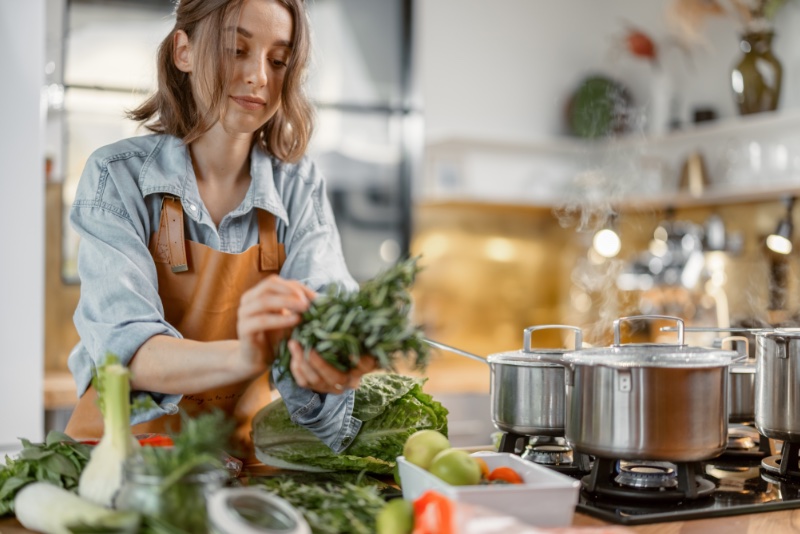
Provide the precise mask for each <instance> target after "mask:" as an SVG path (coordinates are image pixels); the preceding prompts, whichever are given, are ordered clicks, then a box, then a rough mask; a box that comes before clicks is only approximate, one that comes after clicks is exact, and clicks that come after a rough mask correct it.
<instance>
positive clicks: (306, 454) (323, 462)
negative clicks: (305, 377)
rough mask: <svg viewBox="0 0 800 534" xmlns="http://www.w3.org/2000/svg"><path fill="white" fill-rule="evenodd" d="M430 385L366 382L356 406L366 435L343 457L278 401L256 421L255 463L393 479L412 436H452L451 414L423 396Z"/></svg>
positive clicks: (384, 379)
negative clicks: (429, 433)
mask: <svg viewBox="0 0 800 534" xmlns="http://www.w3.org/2000/svg"><path fill="white" fill-rule="evenodd" d="M426 380H427V379H425V378H413V377H409V376H404V375H399V374H395V373H371V374H368V375H366V376H364V377H363V379H362V380H361V386H359V388H358V389H357V390H356V392H355V402H354V406H353V416H354V417H356V418H357V419H360V420H361V421H362V425H361V429H360V430H359V432H358V434H357V435H356V437H355V439H353V442H352V444H350V446H349V447H348V448H347V449H346V450H345V451H344V452H343V453H340V454H337V453H335V452H333V451H332V450H331V449H330V448H329V447H328V446H327V445H325V444H324V443H322V442H321V441H320V440H319V439H318V438H317V437H316V436H314V434H312V433H311V432H310V431H309V430H307V429H305V428H303V427H302V426H300V425H297V424H295V423H293V422H292V421H291V419H290V417H289V412H288V410H287V409H286V405H285V404H284V403H283V401H282V400H281V399H276V400H274V401H272V402H271V403H270V404H268V405H267V406H265V407H264V408H262V409H261V410H260V411H259V412H258V413H257V414H256V416H255V417H254V418H253V443H254V445H255V453H256V458H258V459H259V460H260V461H261V462H263V463H264V464H265V465H269V466H273V467H279V468H283V469H296V470H300V471H317V472H325V471H362V470H364V471H367V472H369V473H377V474H389V473H391V472H392V470H393V469H394V466H395V460H396V458H397V457H398V456H400V455H402V454H403V445H404V444H405V442H406V439H407V438H408V437H409V436H410V435H411V434H413V433H414V432H416V431H417V430H422V429H426V428H431V429H434V430H438V431H439V432H441V433H442V434H444V435H445V436H446V435H447V413H448V412H447V409H446V408H445V407H444V406H442V405H441V404H440V403H439V402H438V401H436V400H435V399H434V398H433V397H431V396H430V395H428V394H427V393H424V392H423V391H422V385H423V384H424V383H425V381H426Z"/></svg>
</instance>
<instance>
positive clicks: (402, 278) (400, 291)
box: [276, 258, 428, 372]
mask: <svg viewBox="0 0 800 534" xmlns="http://www.w3.org/2000/svg"><path fill="white" fill-rule="evenodd" d="M419 270H420V269H419V267H418V265H417V258H412V259H409V260H406V261H403V262H400V263H398V264H397V265H396V266H394V267H392V268H391V269H389V270H387V271H385V272H384V273H382V274H380V275H378V276H376V277H375V278H373V279H371V280H369V281H367V282H365V283H364V285H363V286H362V288H361V289H360V290H359V291H356V292H353V293H347V294H341V295H337V294H336V293H335V292H334V291H333V290H332V291H331V292H329V293H327V294H325V295H321V296H320V297H318V298H317V299H316V300H315V301H314V302H313V303H312V304H311V308H310V309H309V310H308V311H307V312H306V313H305V314H303V321H302V323H301V324H300V325H299V326H297V327H296V328H295V329H294V331H293V332H292V339H296V340H297V341H299V342H300V344H301V345H302V346H303V347H304V348H305V349H306V351H309V350H311V349H313V350H316V351H317V352H318V353H319V355H320V356H321V357H322V358H323V359H324V360H326V361H327V362H328V363H330V364H331V365H333V366H334V367H336V368H337V369H339V370H341V371H349V370H350V369H353V368H355V367H356V366H357V365H358V362H359V360H360V359H361V357H362V356H364V355H371V356H374V357H375V358H376V359H377V363H378V367H380V368H381V369H389V370H395V365H394V363H395V359H396V358H398V357H400V356H401V355H403V356H405V357H409V356H410V354H411V353H413V354H415V355H416V359H415V363H416V365H417V367H424V365H425V364H426V363H427V358H428V346H427V345H426V344H425V343H424V342H423V335H422V331H421V330H420V329H419V328H418V327H416V326H414V325H413V324H411V322H410V320H409V312H410V309H411V296H410V295H409V292H408V289H409V287H410V286H411V284H412V283H413V282H414V279H415V277H416V275H417V273H418V272H419ZM290 358H291V355H290V353H289V349H288V347H287V344H286V341H283V342H282V343H281V345H280V347H279V349H278V356H277V359H276V365H278V368H279V369H280V370H281V371H282V372H286V371H287V370H288V369H289V360H290Z"/></svg>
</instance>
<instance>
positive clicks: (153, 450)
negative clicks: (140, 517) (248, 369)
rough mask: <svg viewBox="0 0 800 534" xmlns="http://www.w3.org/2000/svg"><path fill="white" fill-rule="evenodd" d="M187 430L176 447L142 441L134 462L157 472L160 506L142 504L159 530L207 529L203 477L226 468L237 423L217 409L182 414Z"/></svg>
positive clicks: (148, 521)
mask: <svg viewBox="0 0 800 534" xmlns="http://www.w3.org/2000/svg"><path fill="white" fill-rule="evenodd" d="M181 420H182V422H181V431H180V433H178V434H177V435H176V436H174V437H173V438H172V441H173V446H172V447H142V449H141V451H140V455H139V457H138V458H137V459H136V461H135V463H134V464H132V465H131V466H130V469H132V470H134V471H135V472H136V473H138V474H142V475H148V476H153V477H157V480H158V484H157V487H155V488H153V491H155V492H157V494H158V495H157V496H156V499H154V501H157V502H158V503H159V506H158V510H141V511H142V512H145V513H146V514H147V517H145V523H146V525H148V528H149V529H150V530H151V531H156V532H181V531H185V532H191V533H195V532H206V531H207V516H206V508H205V498H206V493H205V492H206V490H207V488H205V487H203V483H202V481H201V480H202V478H203V476H204V475H206V474H210V473H211V474H213V472H214V471H219V470H223V469H225V465H224V462H223V459H222V458H223V453H224V451H225V449H226V448H227V447H228V446H229V442H230V437H231V435H232V433H233V430H234V426H235V423H234V422H233V420H231V419H228V418H226V416H225V414H224V412H222V411H221V410H215V411H211V412H207V413H203V414H200V415H198V416H197V417H194V418H190V417H187V416H186V415H185V414H182V417H181Z"/></svg>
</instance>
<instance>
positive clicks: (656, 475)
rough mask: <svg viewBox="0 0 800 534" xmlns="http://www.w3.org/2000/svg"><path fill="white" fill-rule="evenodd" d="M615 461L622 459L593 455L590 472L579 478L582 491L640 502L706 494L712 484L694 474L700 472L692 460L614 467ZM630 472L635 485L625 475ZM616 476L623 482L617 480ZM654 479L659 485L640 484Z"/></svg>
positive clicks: (666, 500) (708, 492) (627, 464)
mask: <svg viewBox="0 0 800 534" xmlns="http://www.w3.org/2000/svg"><path fill="white" fill-rule="evenodd" d="M618 464H623V462H618V461H617V460H611V459H608V458H597V459H595V461H594V467H593V468H592V472H591V474H589V475H588V476H585V477H583V478H582V479H581V484H582V486H583V491H584V492H585V493H587V494H588V495H590V496H592V497H595V498H605V499H613V500H621V501H636V502H642V503H645V502H649V503H656V502H671V503H677V502H682V501H686V500H696V499H700V498H702V497H706V496H708V495H711V494H712V493H713V492H714V489H715V488H716V486H715V485H714V483H713V482H711V481H710V480H707V479H705V478H701V477H698V476H697V475H699V474H701V472H699V471H698V465H697V464H694V463H679V464H668V463H667V462H628V463H626V464H623V465H625V468H620V467H618ZM670 466H674V467H670ZM632 473H636V475H637V476H638V479H636V482H633V483H638V484H639V485H638V486H633V485H632V484H633V483H632V482H630V480H633V479H631V478H629V477H631V476H633V475H632ZM620 476H622V480H623V482H625V483H620V481H619V479H620ZM648 477H649V478H648ZM672 477H674V479H673V478H672ZM642 480H644V481H645V482H642ZM671 480H674V481H675V482H674V483H673V482H671ZM667 481H670V482H667ZM656 482H658V483H660V484H662V485H661V486H658V485H650V486H647V485H642V484H655V483H656ZM663 484H667V486H664V485H663Z"/></svg>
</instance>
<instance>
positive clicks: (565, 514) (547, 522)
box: [397, 452, 580, 527]
mask: <svg viewBox="0 0 800 534" xmlns="http://www.w3.org/2000/svg"><path fill="white" fill-rule="evenodd" d="M473 456H479V457H481V458H483V459H484V460H485V461H486V464H487V465H488V466H489V469H490V470H491V469H495V468H496V467H500V466H508V467H511V468H512V469H514V470H515V471H516V472H517V473H519V474H520V476H522V478H523V480H524V481H525V482H524V483H523V484H491V485H477V486H451V485H450V484H448V483H446V482H444V481H443V480H441V479H440V478H438V477H436V476H434V475H432V474H430V473H429V472H427V471H425V470H424V469H422V468H420V467H418V466H416V465H414V464H411V463H409V462H407V461H406V459H405V458H404V457H402V456H400V457H398V458H397V463H398V465H399V471H400V482H401V486H402V489H403V498H405V499H409V500H412V501H413V500H415V499H417V498H418V497H419V496H420V495H422V494H423V493H425V492H426V491H428V490H435V491H437V492H439V493H441V494H442V495H445V496H447V497H448V498H450V499H452V500H454V501H457V502H459V503H468V504H472V505H477V506H482V507H484V508H489V509H491V510H495V511H496V512H501V513H504V514H508V515H510V516H514V517H516V518H517V519H519V520H521V521H523V522H525V523H527V524H529V525H532V526H540V527H566V526H569V525H571V524H572V516H573V514H574V513H575V505H576V504H577V503H578V492H579V491H580V482H579V481H578V480H575V479H574V478H571V477H568V476H566V475H562V474H561V473H557V472H555V471H553V470H551V469H548V468H547V467H543V466H541V465H537V464H535V463H533V462H529V461H526V460H523V459H522V458H520V457H519V456H517V455H515V454H510V453H506V452H477V453H474V454H473Z"/></svg>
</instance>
